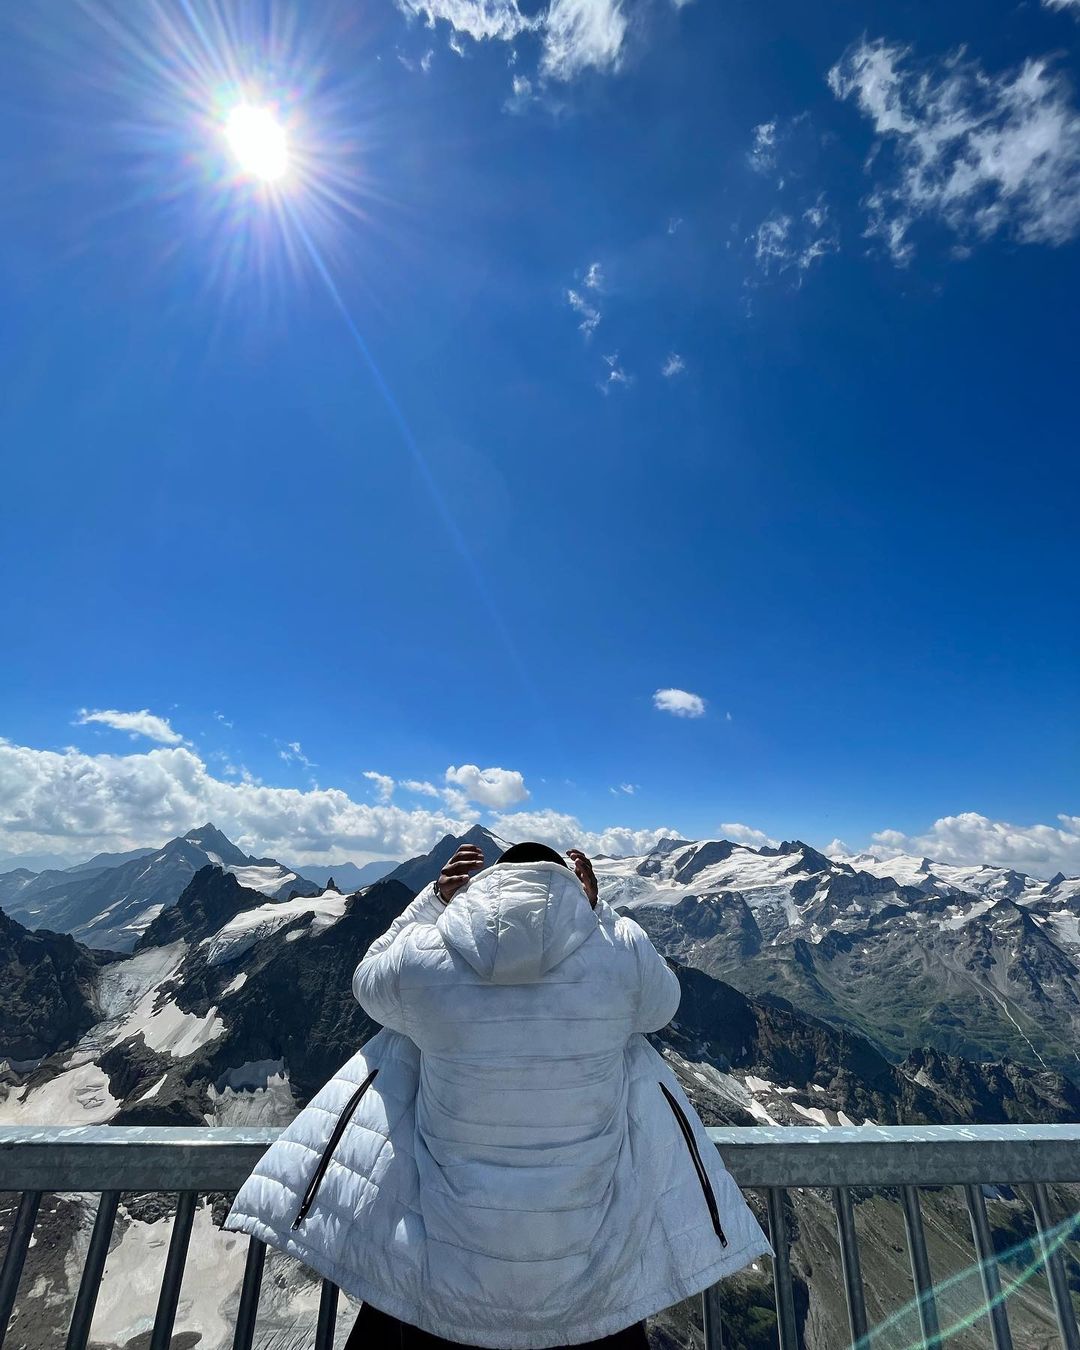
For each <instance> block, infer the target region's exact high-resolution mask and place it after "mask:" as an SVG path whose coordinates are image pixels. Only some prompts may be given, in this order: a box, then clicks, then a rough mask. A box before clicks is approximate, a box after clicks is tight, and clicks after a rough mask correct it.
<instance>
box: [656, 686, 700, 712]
mask: <svg viewBox="0 0 1080 1350" xmlns="http://www.w3.org/2000/svg"><path fill="white" fill-rule="evenodd" d="M652 701H653V707H654V708H657V709H658V710H659V711H660V712H666V713H671V715H672V716H673V717H704V716H705V700H704V699H703V698H702V697H701V695H700V694H691V693H689V692H688V691H687V690H685V689H658V690H657V691H656V693H655V694H653V696H652Z"/></svg>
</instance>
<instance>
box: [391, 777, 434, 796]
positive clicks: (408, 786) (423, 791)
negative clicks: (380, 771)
mask: <svg viewBox="0 0 1080 1350" xmlns="http://www.w3.org/2000/svg"><path fill="white" fill-rule="evenodd" d="M398 786H399V787H401V788H403V789H404V791H406V792H415V793H417V794H418V795H419V796H421V797H438V796H440V795H441V793H440V791H439V789H438V788H437V787H436V786H435V784H434V783H429V782H428V781H427V780H426V779H417V778H405V779H403V780H402V782H401V783H399V784H398Z"/></svg>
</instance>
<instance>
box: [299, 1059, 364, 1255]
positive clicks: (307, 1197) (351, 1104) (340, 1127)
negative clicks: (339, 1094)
mask: <svg viewBox="0 0 1080 1350" xmlns="http://www.w3.org/2000/svg"><path fill="white" fill-rule="evenodd" d="M378 1072H379V1071H378V1069H372V1071H371V1072H370V1073H369V1074H368V1076H367V1077H366V1078H365V1079H364V1081H363V1082H362V1083H361V1084H360V1086H359V1087H358V1088H357V1089H356V1091H355V1092H354V1093H353V1095H352V1096H351V1097H350V1098H349V1100H348V1101H347V1102H346V1103H345V1109H344V1111H342V1113H341V1115H340V1116H338V1119H337V1124H336V1125H335V1126H334V1132H333V1134H331V1136H330V1139H329V1142H328V1143H327V1145H326V1148H325V1149H323V1155H322V1157H321V1158H320V1159H319V1165H318V1167H316V1169H315V1173H314V1175H313V1176H312V1178H311V1182H310V1184H309V1185H308V1188H307V1190H306V1191H305V1193H304V1198H303V1200H301V1201H300V1208H299V1209H298V1210H297V1212H296V1218H295V1219H294V1220H293V1225H292V1226H293V1228H294V1229H297V1228H299V1227H300V1225H301V1224H302V1223H303V1222H304V1220H305V1219H306V1218H307V1214H308V1210H309V1209H310V1208H311V1206H312V1205H313V1204H314V1203H315V1197H316V1196H317V1195H318V1193H319V1187H320V1186H321V1185H322V1179H323V1177H324V1176H325V1175H326V1169H327V1168H328V1167H329V1166H330V1159H331V1158H332V1157H333V1156H334V1149H336V1148H337V1146H338V1144H339V1143H340V1142H341V1136H342V1135H343V1134H344V1133H345V1126H346V1125H348V1123H349V1121H350V1120H351V1119H352V1116H353V1112H354V1111H355V1110H356V1108H357V1107H358V1106H359V1105H360V1098H361V1097H363V1095H364V1093H365V1092H366V1091H367V1090H368V1088H369V1087H370V1086H371V1084H372V1082H373V1081H374V1078H375V1075H376V1074H377V1073H378Z"/></svg>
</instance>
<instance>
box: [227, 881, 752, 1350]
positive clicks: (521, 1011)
mask: <svg viewBox="0 0 1080 1350" xmlns="http://www.w3.org/2000/svg"><path fill="white" fill-rule="evenodd" d="M353 989H354V991H355V993H356V997H357V998H358V999H359V1001H360V1003H361V1004H362V1006H363V1007H364V1009H365V1010H366V1011H367V1012H368V1013H369V1014H370V1015H371V1016H372V1017H373V1018H375V1019H377V1020H378V1021H380V1022H382V1023H383V1025H384V1026H385V1027H387V1028H389V1029H390V1030H388V1031H384V1032H381V1033H380V1034H379V1035H377V1036H375V1037H374V1038H373V1039H372V1040H370V1041H369V1042H368V1043H367V1045H365V1047H364V1048H363V1050H362V1051H361V1052H360V1053H359V1054H358V1055H356V1056H354V1058H353V1059H351V1060H350V1061H349V1063H348V1064H346V1065H345V1066H344V1068H343V1069H342V1070H341V1071H340V1073H338V1074H337V1075H335V1077H334V1078H333V1079H332V1080H331V1081H330V1082H329V1083H328V1084H327V1085H326V1087H324V1088H323V1089H322V1091H321V1092H320V1093H319V1094H318V1095H317V1096H316V1097H315V1098H314V1100H313V1101H312V1102H311V1104H310V1105H309V1106H308V1107H307V1108H306V1109H305V1110H304V1111H303V1112H302V1113H301V1114H300V1115H299V1116H298V1117H297V1118H296V1120H295V1121H293V1123H292V1124H291V1125H290V1126H289V1127H288V1129H287V1130H286V1131H285V1132H284V1134H283V1135H282V1137H281V1139H280V1140H279V1141H278V1142H277V1143H275V1144H274V1145H273V1146H272V1147H271V1148H270V1149H269V1150H268V1151H267V1153H266V1154H265V1155H264V1157H263V1158H262V1160H261V1161H260V1163H259V1165H258V1167H257V1168H256V1169H255V1172H254V1173H253V1174H252V1176H251V1178H250V1179H249V1180H248V1181H247V1182H246V1183H245V1185H244V1187H243V1189H242V1190H241V1191H240V1193H239V1195H238V1196H237V1198H236V1203H235V1204H234V1206H233V1209H232V1212H231V1214H230V1216H229V1218H228V1220H227V1223H226V1226H227V1227H229V1228H233V1229H240V1230H242V1231H244V1232H247V1233H251V1234H253V1235H254V1236H256V1237H259V1238H261V1239H262V1240H263V1241H265V1242H268V1243H270V1244H271V1245H273V1246H275V1247H279V1248H281V1249H282V1250H284V1251H287V1252H290V1253H292V1254H293V1255H295V1256H297V1257H299V1258H300V1259H301V1260H302V1261H304V1262H306V1263H307V1264H308V1265H310V1266H312V1267H313V1268H314V1269H315V1270H317V1271H318V1272H319V1273H320V1274H323V1275H325V1276H327V1277H329V1278H330V1279H332V1280H334V1281H335V1282H336V1283H337V1284H338V1285H340V1286H341V1287H342V1288H343V1289H345V1290H346V1291H348V1292H349V1293H352V1294H354V1295H356V1296H358V1297H360V1298H361V1299H363V1300H365V1301H366V1302H370V1303H372V1304H374V1305H375V1306H376V1307H377V1308H380V1309H382V1310H383V1311H384V1312H388V1313H391V1314H393V1315H394V1316H395V1317H399V1318H401V1319H402V1320H403V1321H405V1322H409V1323H411V1324H412V1325H414V1326H418V1327H423V1328H424V1329H425V1330H427V1331H430V1332H433V1333H435V1334H436V1335H438V1336H443V1337H445V1338H447V1339H448V1340H453V1341H458V1342H461V1343H463V1344H466V1345H475V1346H485V1347H503V1348H505V1350H533V1348H535V1347H546V1346H556V1345H574V1344H579V1343H581V1342H583V1341H589V1340H594V1339H599V1338H600V1337H603V1336H607V1335H610V1334H612V1333H614V1332H616V1331H618V1330H620V1329H621V1328H623V1327H626V1326H629V1325H630V1324H631V1323H633V1322H636V1321H638V1320H640V1319H641V1318H643V1317H647V1316H649V1315H650V1314H652V1313H655V1312H658V1311H659V1310H660V1309H661V1308H665V1307H667V1306H669V1305H670V1304H672V1303H676V1302H678V1301H679V1300H681V1299H684V1298H687V1297H689V1296H690V1295H692V1294H696V1293H698V1292H700V1291H701V1290H702V1289H704V1288H706V1287H707V1286H708V1285H710V1284H713V1283H715V1282H716V1281H717V1280H719V1279H722V1278H723V1277H724V1276H725V1275H729V1274H731V1273H732V1272H734V1271H736V1270H739V1269H740V1268H741V1267H743V1266H745V1265H746V1264H747V1263H748V1262H750V1261H752V1260H753V1259H754V1258H755V1257H758V1256H761V1255H763V1254H765V1253H768V1252H769V1244H768V1242H767V1241H766V1240H765V1236H764V1234H763V1233H762V1231H761V1229H760V1228H759V1227H758V1224H757V1222H756V1221H755V1219H754V1217H753V1215H752V1214H751V1212H750V1210H749V1209H748V1208H747V1206H746V1203H745V1201H744V1200H743V1198H742V1196H741V1194H740V1192H739V1190H738V1188H737V1186H736V1185H735V1183H734V1182H733V1181H732V1179H731V1177H730V1176H729V1175H728V1173H727V1172H726V1171H725V1169H724V1167H723V1164H722V1163H721V1162H720V1159H719V1157H718V1155H717V1153H716V1150H715V1148H714V1147H713V1146H712V1145H711V1144H710V1142H709V1139H708V1136H707V1135H706V1134H705V1131H704V1128H703V1127H702V1125H701V1122H700V1121H699V1119H698V1117H697V1115H696V1114H695V1112H694V1110H693V1108H692V1107H691V1106H690V1104H689V1102H688V1101H687V1099H686V1097H685V1096H684V1094H683V1092H682V1090H681V1088H680V1087H679V1084H678V1082H677V1080H676V1078H675V1076H674V1074H673V1073H672V1072H671V1070H670V1069H669V1068H668V1066H667V1064H666V1063H665V1062H664V1060H663V1059H662V1058H661V1057H660V1056H659V1055H658V1054H657V1053H656V1051H655V1050H653V1048H652V1046H650V1045H649V1043H648V1041H647V1040H646V1039H645V1037H644V1035H643V1034H642V1033H644V1032H649V1031H655V1030H657V1029H659V1028H660V1027H662V1026H664V1025H665V1024H666V1023H667V1022H668V1021H669V1020H670V1018H671V1017H672V1015H673V1014H674V1012H675V1009H676V1007H677V1006H678V1002H679V985H678V981H677V979H676V978H675V976H674V974H673V973H672V972H671V970H670V969H669V968H668V967H667V965H666V964H665V963H664V961H663V960H662V959H661V957H660V956H659V955H658V954H657V952H656V950H655V948H654V947H653V946H652V944H651V943H650V941H649V939H648V938H647V937H646V935H645V933H644V932H643V931H642V929H641V928H640V927H639V926H638V925H637V924H636V923H634V922H633V920H631V919H627V918H623V917H620V916H618V915H616V914H615V912H614V910H612V909H611V908H610V906H608V905H607V904H605V903H604V902H603V901H600V902H599V903H598V904H597V906H596V908H595V910H594V909H592V908H590V905H589V902H588V900H587V898H586V896H585V894H584V891H583V890H582V887H581V884H580V883H579V882H578V880H577V878H576V877H575V876H574V875H573V873H572V872H570V871H568V870H567V869H566V868H564V867H561V866H559V865H558V864H556V863H528V864H506V865H502V866H498V867H493V868H489V869H488V870H487V871H485V872H481V873H480V874H479V875H478V876H476V877H474V878H473V880H472V881H471V882H470V883H469V885H468V886H467V887H466V888H465V889H464V890H462V891H461V892H459V893H458V894H457V895H456V896H455V897H454V899H453V900H452V901H451V903H450V904H449V906H447V907H446V908H445V909H444V907H443V906H442V905H441V904H440V903H439V901H438V900H436V899H435V898H434V897H433V896H432V894H431V891H430V889H428V890H427V891H426V892H424V893H422V894H421V896H420V897H419V898H418V899H417V900H414V901H413V903H412V904H411V905H410V906H409V907H408V909H406V911H405V912H404V914H402V915H401V916H400V918H398V919H397V920H395V922H394V923H393V924H392V925H391V927H390V929H389V930H388V931H387V932H386V933H385V934H384V935H383V937H381V938H379V939H378V941H376V942H374V943H373V944H372V946H371V948H370V949H369V951H368V953H367V955H366V956H365V958H364V960H363V961H362V962H361V963H360V965H359V967H358V968H357V971H356V975H355V977H354V980H353Z"/></svg>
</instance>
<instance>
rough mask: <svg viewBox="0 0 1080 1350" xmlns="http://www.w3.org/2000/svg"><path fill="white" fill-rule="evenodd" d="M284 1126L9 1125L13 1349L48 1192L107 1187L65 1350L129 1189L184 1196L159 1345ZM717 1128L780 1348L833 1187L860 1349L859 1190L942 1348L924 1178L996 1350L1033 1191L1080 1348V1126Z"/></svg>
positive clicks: (1, 1307)
mask: <svg viewBox="0 0 1080 1350" xmlns="http://www.w3.org/2000/svg"><path fill="white" fill-rule="evenodd" d="M277 1134H278V1131H277V1130H272V1129H216V1128H209V1127H208V1128H205V1129H199V1128H180V1129H176V1128H152V1127H125V1128H112V1127H110V1126H97V1127H72V1128H49V1129H45V1128H36V1127H33V1126H28V1127H21V1128H20V1127H9V1128H3V1129H0V1191H4V1192H21V1199H20V1202H19V1206H18V1210H17V1212H16V1215H15V1219H14V1222H13V1224H12V1226H11V1231H10V1235H9V1238H8V1244H7V1251H6V1253H5V1256H4V1261H3V1267H2V1269H0V1350H2V1347H3V1344H4V1339H5V1337H6V1335H7V1329H8V1323H9V1321H10V1318H11V1314H12V1311H13V1310H14V1307H15V1299H16V1295H17V1293H18V1288H19V1282H20V1279H21V1278H22V1273H23V1267H24V1265H25V1262H26V1255H27V1251H28V1250H29V1246H30V1240H31V1236H32V1234H33V1229H34V1223H35V1220H36V1218H37V1213H38V1207H39V1205H40V1203H41V1199H42V1195H43V1194H44V1193H46V1192H50V1193H54V1192H58V1191H62V1192H89V1193H100V1196H101V1199H100V1201H99V1203H98V1209H97V1215H96V1218H95V1220H94V1226H93V1231H92V1233H91V1236H90V1243H89V1247H88V1250H87V1255H86V1261H85V1264H84V1266H83V1270H82V1275H81V1278H80V1283H79V1289H78V1292H77V1294H76V1296H75V1301H74V1306H73V1308H72V1312H71V1319H70V1323H69V1329H68V1335H67V1343H66V1350H86V1344H87V1339H88V1336H89V1334H90V1326H91V1322H92V1320H93V1315H94V1308H95V1305H96V1302H97V1296H98V1290H99V1287H100V1284H101V1278H102V1273H103V1271H104V1269H105V1261H106V1257H107V1256H108V1253H109V1246H110V1242H111V1239H112V1233H113V1225H114V1223H115V1220H116V1214H117V1208H118V1205H119V1202H120V1196H121V1193H122V1192H133V1191H161V1192H175V1194H176V1197H177V1198H176V1212H175V1218H174V1222H173V1228H172V1236H171V1239H170V1243H169V1251H168V1255H167V1257H166V1261H165V1270H164V1274H163V1276H162V1281H161V1286H160V1290H159V1294H158V1302H157V1311H156V1314H155V1318H154V1325H153V1331H152V1333H151V1337H150V1347H149V1350H167V1347H168V1346H169V1343H170V1340H171V1338H172V1332H173V1325H174V1323H175V1320H176V1311H177V1305H178V1301H179V1296H180V1284H181V1280H182V1278H183V1274H184V1266H185V1263H186V1260H187V1251H188V1245H189V1242H190V1238H191V1230H192V1223H193V1220H194V1216H195V1208H196V1202H197V1199H198V1196H199V1195H200V1194H202V1193H206V1192H208V1191H233V1190H236V1189H238V1188H239V1186H240V1185H241V1183H242V1182H243V1181H244V1179H245V1178H246V1177H247V1175H248V1173H249V1172H250V1171H251V1169H252V1168H253V1167H254V1165H255V1163H256V1162H257V1161H258V1159H259V1157H260V1156H261V1155H262V1153H263V1151H264V1150H265V1149H266V1148H267V1146H268V1145H269V1144H270V1143H272V1142H273V1140H274V1139H275V1138H276V1137H277ZM709 1135H710V1137H711V1138H712V1140H713V1142H714V1143H715V1144H716V1145H717V1147H718V1148H719V1149H720V1151H721V1153H722V1154H723V1157H724V1161H725V1163H726V1164H727V1166H728V1168H729V1170H730V1171H731V1173H732V1175H733V1176H734V1178H735V1180H736V1181H737V1182H738V1184H739V1185H740V1186H741V1187H742V1188H743V1189H744V1190H748V1191H763V1192H764V1194H765V1197H766V1206H765V1207H766V1212H767V1215H768V1225H769V1230H770V1231H769V1237H770V1240H771V1242H772V1245H773V1248H774V1249H775V1252H776V1257H775V1259H774V1260H773V1262H772V1280H773V1291H774V1296H775V1302H776V1318H777V1334H778V1338H779V1345H780V1350H798V1346H799V1333H798V1325H797V1319H796V1309H795V1298H794V1285H793V1278H792V1270H791V1264H790V1260H789V1251H788V1247H789V1243H788V1234H787V1231H786V1220H785V1213H784V1206H785V1199H786V1193H787V1191H788V1190H790V1189H796V1188H804V1187H805V1188H825V1189H826V1190H829V1191H831V1193H832V1199H833V1205H834V1208H835V1212H836V1228H837V1237H838V1241H839V1247H840V1256H841V1266H842V1273H843V1281H844V1290H845V1295H846V1303H847V1312H848V1322H849V1327H850V1333H851V1343H852V1345H862V1344H868V1343H869V1342H868V1340H867V1338H868V1334H869V1328H868V1323H867V1312H866V1297H865V1292H864V1289H863V1282H862V1275H861V1266H860V1259H859V1241H858V1237H857V1235H856V1231H855V1222H854V1207H853V1204H852V1196H851V1190H852V1188H854V1187H858V1188H859V1189H866V1188H871V1189H880V1188H889V1189H893V1188H895V1189H897V1190H898V1191H899V1195H900V1200H901V1204H902V1208H903V1215H904V1223H905V1228H906V1234H907V1245H908V1255H909V1257H910V1262H911V1277H912V1288H913V1293H914V1296H915V1299H916V1300H917V1306H918V1318H919V1324H920V1328H921V1337H922V1341H923V1344H924V1345H925V1346H926V1347H927V1350H939V1347H941V1346H942V1344H943V1337H942V1329H941V1326H940V1323H939V1318H938V1312H937V1305H936V1299H935V1289H934V1284H933V1281H932V1279H931V1275H930V1263H929V1259H928V1256H927V1248H926V1239H925V1236H924V1232H923V1224H922V1213H921V1208H920V1201H919V1187H923V1186H954V1185H957V1186H961V1187H963V1191H964V1197H965V1202H966V1205H967V1211H968V1216H969V1219H970V1223H971V1233H972V1242H973V1249H974V1253H975V1256H976V1259H977V1262H978V1268H979V1271H980V1277H981V1280H982V1289H983V1294H984V1297H985V1308H986V1313H987V1325H988V1328H989V1334H990V1344H991V1345H992V1347H993V1350H1012V1347H1013V1341H1012V1333H1011V1331H1010V1328H1009V1320H1008V1311H1007V1306H1006V1299H1005V1298H1004V1297H1003V1292H1002V1284H1001V1278H1000V1273H999V1269H998V1258H997V1256H996V1254H995V1250H994V1244H993V1239H992V1234H991V1229H990V1223H989V1219H988V1217H987V1211H986V1202H985V1198H984V1193H983V1186H984V1185H988V1184H993V1185H1009V1186H1014V1187H1015V1186H1026V1187H1027V1188H1028V1194H1029V1198H1030V1203H1031V1206H1032V1215H1033V1219H1034V1225H1035V1229H1036V1232H1037V1234H1038V1238H1039V1242H1040V1246H1041V1264H1042V1266H1043V1267H1044V1268H1045V1272H1046V1277H1047V1281H1048V1284H1049V1288H1050V1295H1051V1299H1052V1302H1053V1308H1054V1316H1055V1318H1056V1320H1057V1326H1058V1331H1059V1334H1060V1337H1061V1344H1062V1346H1063V1347H1064V1350H1080V1329H1078V1325H1077V1320H1076V1316H1075V1313H1074V1310H1073V1306H1072V1301H1071V1297H1070V1293H1069V1287H1068V1282H1067V1278H1066V1272H1065V1267H1064V1264H1063V1261H1062V1258H1061V1251H1060V1243H1059V1242H1057V1241H1055V1240H1054V1234H1055V1233H1056V1232H1059V1231H1060V1226H1058V1227H1057V1228H1055V1225H1054V1223H1053V1220H1052V1218H1051V1213H1050V1202H1049V1197H1048V1194H1047V1189H1046V1188H1047V1185H1048V1183H1055V1182H1077V1181H1080V1126H1072V1125H1040V1126H1028V1125H1012V1126H993V1125H986V1126H920V1127H914V1128H909V1127H903V1126H899V1127H887V1128H879V1127H876V1126H860V1127H857V1128H839V1127H835V1128H821V1127H816V1126H808V1127H805V1128H788V1127H784V1128H748V1129H712V1130H710V1131H709ZM265 1255H266V1248H265V1246H264V1244H263V1243H261V1242H260V1241H258V1239H255V1238H252V1239H250V1240H249V1244H248V1249H247V1260H246V1264H245V1269H244V1278H243V1285H242V1287H241V1292H240V1300H239V1305H238V1309H237V1316H236V1324H235V1330H234V1335H233V1347H234V1350H251V1346H252V1343H253V1339H254V1334H255V1321H256V1317H257V1314H258V1308H259V1293H260V1286H261V1281H262V1272H263V1262H264V1258H265ZM337 1299H338V1290H337V1289H336V1288H335V1286H334V1285H333V1284H331V1283H330V1282H329V1281H323V1284H322V1294H321V1299H320V1305H319V1314H318V1323H317V1329H316V1333H315V1342H314V1345H315V1350H330V1347H331V1345H332V1343H333V1340H334V1332H335V1321H336V1316H337ZM702 1315H703V1321H704V1330H705V1345H706V1350H721V1348H722V1341H723V1332H722V1329H721V1325H720V1299H719V1296H718V1289H717V1288H714V1289H710V1290H707V1291H706V1292H705V1294H704V1295H703V1298H702Z"/></svg>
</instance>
